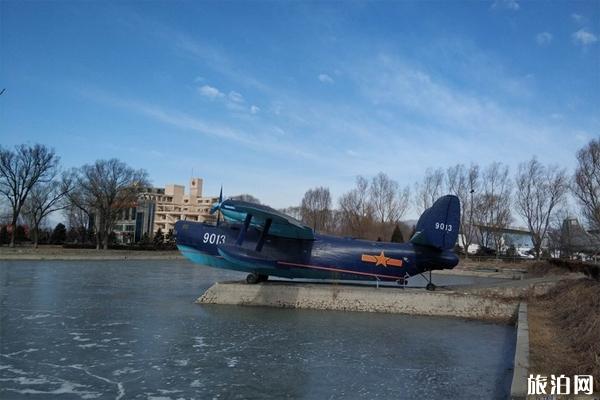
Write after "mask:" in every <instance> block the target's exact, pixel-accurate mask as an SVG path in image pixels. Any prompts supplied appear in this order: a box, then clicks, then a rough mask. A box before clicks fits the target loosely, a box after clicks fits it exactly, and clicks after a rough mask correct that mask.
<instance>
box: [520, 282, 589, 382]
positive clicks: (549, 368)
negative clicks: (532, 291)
mask: <svg viewBox="0 0 600 400" xmlns="http://www.w3.org/2000/svg"><path fill="white" fill-rule="evenodd" d="M528 303H529V335H530V336H529V340H530V353H531V368H530V373H533V374H538V373H539V374H542V375H546V376H550V375H551V374H555V375H560V374H565V375H567V376H570V377H573V376H574V375H593V376H594V378H595V384H594V387H595V388H596V390H597V388H600V282H598V281H597V280H595V279H592V278H589V277H588V278H583V279H570V280H564V281H561V282H559V283H557V285H556V286H555V287H554V288H553V289H552V290H551V291H550V292H549V293H548V294H547V295H545V296H542V297H531V298H530V299H529V300H528Z"/></svg>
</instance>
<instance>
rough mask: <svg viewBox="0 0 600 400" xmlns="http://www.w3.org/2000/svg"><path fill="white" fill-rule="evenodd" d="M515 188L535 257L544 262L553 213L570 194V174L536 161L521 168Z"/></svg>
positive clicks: (518, 207)
mask: <svg viewBox="0 0 600 400" xmlns="http://www.w3.org/2000/svg"><path fill="white" fill-rule="evenodd" d="M515 184H516V189H517V193H516V195H517V196H516V206H517V211H518V212H519V214H520V215H521V216H522V217H523V218H524V219H525V221H526V222H527V226H528V228H529V231H530V232H531V239H532V242H533V249H534V251H535V255H536V257H537V259H540V256H541V248H542V242H543V241H544V239H545V238H546V234H547V232H548V226H549V225H550V218H551V216H552V212H553V211H554V209H555V207H556V206H557V205H558V204H559V203H560V202H561V201H562V200H563V198H564V197H565V194H566V192H567V188H568V185H567V173H566V171H565V170H564V169H562V170H561V169H559V168H558V167H557V166H549V167H545V166H543V165H542V164H541V163H540V162H539V161H538V160H536V159H535V158H532V159H531V160H529V161H528V162H526V163H521V164H519V169H518V171H517V175H516V176H515Z"/></svg>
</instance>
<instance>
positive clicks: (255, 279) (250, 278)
mask: <svg viewBox="0 0 600 400" xmlns="http://www.w3.org/2000/svg"><path fill="white" fill-rule="evenodd" d="M258 282H260V275H257V274H254V273H252V274H248V276H247V277H246V283H248V284H250V285H254V284H255V283H258Z"/></svg>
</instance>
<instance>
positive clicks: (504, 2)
mask: <svg viewBox="0 0 600 400" xmlns="http://www.w3.org/2000/svg"><path fill="white" fill-rule="evenodd" d="M492 8H504V9H507V10H513V11H518V10H519V8H521V6H520V5H519V3H518V2H517V0H496V1H494V4H492Z"/></svg>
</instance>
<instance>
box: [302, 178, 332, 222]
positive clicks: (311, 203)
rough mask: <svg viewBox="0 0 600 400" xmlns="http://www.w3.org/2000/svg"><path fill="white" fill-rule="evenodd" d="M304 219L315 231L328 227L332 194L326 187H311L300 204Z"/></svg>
mask: <svg viewBox="0 0 600 400" xmlns="http://www.w3.org/2000/svg"><path fill="white" fill-rule="evenodd" d="M300 215H301V216H302V221H304V223H306V224H307V225H309V226H311V227H312V228H313V229H314V230H315V231H323V230H326V229H328V227H329V224H330V222H331V194H330V193H329V189H328V188H325V187H317V188H314V189H309V190H307V191H306V193H304V197H303V198H302V204H301V205H300Z"/></svg>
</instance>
